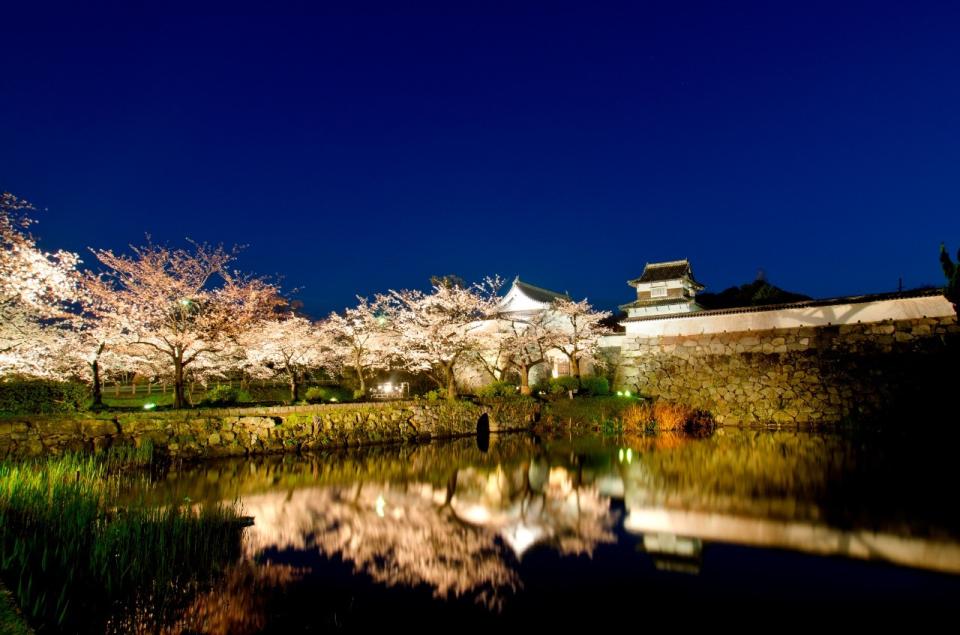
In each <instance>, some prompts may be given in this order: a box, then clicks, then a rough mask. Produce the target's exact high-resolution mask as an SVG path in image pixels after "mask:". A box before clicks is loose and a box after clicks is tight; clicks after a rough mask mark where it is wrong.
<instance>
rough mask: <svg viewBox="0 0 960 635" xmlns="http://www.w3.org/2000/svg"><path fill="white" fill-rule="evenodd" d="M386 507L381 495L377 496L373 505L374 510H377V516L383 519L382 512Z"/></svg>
mask: <svg viewBox="0 0 960 635" xmlns="http://www.w3.org/2000/svg"><path fill="white" fill-rule="evenodd" d="M386 506H387V501H385V500H383V494H380V495H379V496H377V502H376V503H374V509H376V510H377V516H379V517H380V518H383V510H384V508H385V507H386Z"/></svg>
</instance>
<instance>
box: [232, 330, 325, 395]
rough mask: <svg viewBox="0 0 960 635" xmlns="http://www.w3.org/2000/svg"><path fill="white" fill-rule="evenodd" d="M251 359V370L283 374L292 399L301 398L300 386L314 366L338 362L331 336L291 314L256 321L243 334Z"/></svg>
mask: <svg viewBox="0 0 960 635" xmlns="http://www.w3.org/2000/svg"><path fill="white" fill-rule="evenodd" d="M239 341H240V345H241V347H242V348H243V349H244V351H245V356H246V360H247V361H248V362H249V366H248V370H253V371H254V373H256V369H259V370H260V374H261V375H265V376H272V375H275V374H281V375H283V376H284V377H285V378H286V380H287V383H288V384H289V386H290V399H291V401H294V402H296V401H299V399H300V387H301V385H302V384H303V380H304V376H305V375H306V373H307V372H308V371H309V370H310V369H314V368H319V367H321V366H325V367H327V368H330V367H331V365H332V364H334V362H335V358H334V357H333V355H332V352H331V342H330V338H329V337H328V336H327V335H326V333H324V331H323V330H322V329H320V328H318V327H317V326H315V325H314V324H312V323H311V322H310V321H309V320H307V319H304V318H302V317H299V316H290V317H287V318H284V319H280V320H267V321H264V322H261V323H259V324H256V325H255V326H254V327H253V328H252V329H250V330H249V331H247V332H246V333H244V334H243V335H242V336H241V337H240V340H239Z"/></svg>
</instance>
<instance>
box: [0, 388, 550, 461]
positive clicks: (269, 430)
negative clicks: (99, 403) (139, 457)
mask: <svg viewBox="0 0 960 635" xmlns="http://www.w3.org/2000/svg"><path fill="white" fill-rule="evenodd" d="M536 408H537V406H536V405H535V404H533V403H531V402H527V401H521V400H515V401H514V400H511V401H506V402H501V401H496V400H494V401H489V402H485V403H472V402H464V401H457V402H446V401H396V402H385V403H366V404H330V405H316V406H289V407H282V406H281V407H270V408H239V409H211V410H185V411H171V412H150V413H147V412H144V413H129V414H128V413H124V414H115V413H106V414H95V413H89V414H84V415H76V416H53V417H36V416H21V417H9V418H5V419H2V420H0V457H5V456H36V455H40V454H45V453H49V454H59V453H62V452H64V451H69V450H93V449H103V448H106V447H109V446H111V445H114V444H136V445H139V444H141V443H143V442H144V441H145V440H147V439H149V440H150V441H151V442H152V443H153V444H154V446H155V447H156V448H157V449H158V450H159V451H160V452H161V453H166V454H169V455H170V456H172V457H184V458H205V457H215V456H243V455H248V454H267V453H274V452H296V451H301V450H314V449H322V448H337V447H356V446H361V445H371V444H377V443H397V442H404V441H411V440H421V439H430V438H450V437H456V436H464V435H472V434H476V431H477V419H478V418H479V417H480V415H481V414H483V413H487V414H488V417H489V419H490V427H491V430H511V429H514V430H515V429H522V428H526V427H528V426H529V425H530V422H532V420H533V417H534V413H535V410H536Z"/></svg>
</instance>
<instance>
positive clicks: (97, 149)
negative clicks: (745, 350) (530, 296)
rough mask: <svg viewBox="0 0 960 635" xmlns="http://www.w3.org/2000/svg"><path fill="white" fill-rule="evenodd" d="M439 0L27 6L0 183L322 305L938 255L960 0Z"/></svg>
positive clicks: (13, 24)
mask: <svg viewBox="0 0 960 635" xmlns="http://www.w3.org/2000/svg"><path fill="white" fill-rule="evenodd" d="M25 4H26V3H25ZM73 4H75V5H81V4H82V5H85V3H73ZM339 4H342V5H343V6H347V5H348V4H349V5H350V6H355V5H353V4H351V3H339ZM395 4H398V3H392V2H391V3H384V5H385V7H389V6H392V5H395ZM445 4H447V5H449V7H448V8H447V9H445V10H439V9H436V8H430V7H428V6H426V5H418V7H417V8H414V9H407V10H403V11H401V10H399V9H387V8H384V7H380V8H377V7H373V6H369V5H366V6H368V8H367V9H365V10H364V11H363V12H356V13H349V12H347V11H346V10H345V9H341V10H329V11H325V12H324V11H320V12H317V11H314V12H313V13H310V12H306V11H290V12H289V13H287V14H285V15H265V14H260V13H258V12H256V11H253V10H250V11H245V12H243V13H241V14H237V13H234V14H233V15H230V14H215V13H213V12H209V13H207V14H203V15H200V14H186V13H184V14H178V15H173V14H171V13H164V12H162V11H160V10H158V9H157V10H144V11H140V10H139V9H130V8H109V7H106V8H103V7H101V9H102V10H97V11H91V10H88V9H85V8H76V7H75V8H72V9H69V8H60V7H56V6H54V5H49V4H44V5H43V6H42V11H43V13H42V14H36V15H30V16H27V15H24V16H17V15H13V14H11V13H9V12H8V11H6V8H9V6H8V7H6V8H5V11H4V14H5V15H6V18H5V22H6V24H5V26H4V28H3V36H2V38H0V78H2V92H3V98H2V99H0V189H6V190H9V191H12V192H14V193H16V194H18V195H19V196H22V197H25V198H27V199H29V200H31V201H33V202H34V203H36V204H37V205H38V206H40V207H42V208H45V209H46V211H44V212H43V213H42V214H40V215H39V218H40V220H41V223H40V224H39V225H37V227H36V233H37V234H38V235H39V236H40V237H41V239H42V244H43V245H44V246H46V247H48V248H55V247H63V248H68V249H73V250H77V251H81V250H85V248H86V247H87V246H96V247H110V248H113V249H121V248H123V247H124V246H125V245H126V244H128V243H130V242H135V243H139V242H142V241H143V235H144V233H145V232H149V233H151V234H152V236H153V237H154V239H155V240H157V241H162V242H169V243H171V244H182V240H183V238H184V237H186V236H189V237H191V238H194V239H198V240H207V241H212V242H221V241H222V242H225V243H228V244H230V243H246V244H249V245H250V246H249V248H248V249H247V250H246V252H245V253H244V255H243V257H242V259H241V261H240V266H241V267H242V268H244V269H246V270H250V271H254V272H257V273H261V274H279V275H282V276H283V278H284V280H283V284H284V286H286V287H288V288H289V287H303V290H302V292H301V293H300V298H301V299H303V300H304V301H305V302H306V305H307V309H308V310H309V311H311V312H312V313H315V314H321V313H323V312H325V311H327V310H330V309H335V308H342V307H343V306H345V305H347V304H350V303H351V301H352V298H353V295H354V294H355V293H361V294H372V293H373V292H376V291H382V290H386V289H388V288H390V287H394V288H399V287H415V286H420V287H422V286H424V285H425V284H426V282H427V279H428V278H429V276H430V275H431V274H434V273H441V274H442V273H457V274H459V275H461V276H463V277H465V278H467V279H478V278H480V277H482V276H483V275H485V274H487V273H500V274H502V275H504V276H507V277H512V276H513V275H515V274H517V273H519V274H520V275H521V277H522V278H523V279H525V280H528V281H530V282H533V283H535V284H540V285H542V286H547V287H551V288H554V289H558V290H568V291H569V292H571V293H572V294H574V295H575V296H578V297H582V296H588V297H589V298H590V299H591V301H593V302H594V303H595V304H597V305H600V306H603V307H612V306H613V305H615V304H617V303H621V302H627V301H629V300H630V299H631V292H632V290H631V289H630V288H629V287H627V286H626V284H625V281H626V280H627V279H629V278H632V277H635V276H637V275H639V274H640V272H641V270H642V269H643V265H644V263H645V262H647V261H657V260H667V259H674V258H682V257H688V258H690V259H691V260H692V261H693V265H694V270H695V272H696V275H697V276H698V277H699V278H700V279H701V281H702V282H704V283H705V284H706V285H707V286H708V287H709V290H712V291H719V290H721V289H723V288H724V287H727V286H729V285H732V284H740V283H744V282H749V281H751V280H752V279H753V278H754V276H755V275H756V272H757V270H758V269H759V268H762V269H764V270H765V272H766V274H767V277H768V278H769V279H770V280H771V281H772V282H774V283H775V284H778V285H779V286H782V287H785V288H788V289H791V290H796V291H800V292H805V293H808V294H811V295H814V296H821V297H822V296H830V295H838V294H850V293H859V292H880V291H888V290H893V289H895V288H896V285H897V279H898V277H900V276H903V279H904V284H905V285H906V286H908V287H910V286H916V285H921V284H924V283H930V284H940V283H941V280H942V276H941V273H940V271H939V268H938V264H937V249H938V246H939V243H940V242H941V241H946V242H947V244H948V246H951V248H952V250H953V251H955V250H956V248H957V246H958V245H960V190H958V186H960V35H958V34H960V4H958V3H942V4H941V3H929V4H928V3H913V2H901V3H896V4H890V5H888V4H886V3H883V2H867V3H862V4H859V3H846V2H844V3H839V2H829V3H824V4H816V3H812V2H792V3H786V2H761V3H757V4H748V3H740V2H705V3H702V4H701V3H686V2H658V3H644V2H635V3H629V4H624V5H606V6H604V5H602V4H601V3H594V2H582V3H578V4H576V5H570V6H567V7H564V6H563V5H562V4H561V3H556V2H553V3H549V4H545V5H542V6H543V7H544V8H541V9H535V8H533V5H527V6H528V8H527V9H525V10H523V11H517V10H515V9H513V8H511V5H514V4H520V3H514V2H506V3H499V5H498V3H493V2H483V3H478V5H477V8H472V9H471V8H469V4H467V3H463V2H451V3H445ZM840 5H842V6H840ZM918 5H923V6H918ZM122 6H123V5H122V4H121V7H122ZM162 6H168V7H169V6H170V5H162ZM498 6H499V7H500V8H498ZM453 7H456V9H454V8H453ZM88 260H89V258H88Z"/></svg>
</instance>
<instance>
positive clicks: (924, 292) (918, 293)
mask: <svg viewBox="0 0 960 635" xmlns="http://www.w3.org/2000/svg"><path fill="white" fill-rule="evenodd" d="M938 295H943V289H916V290H913V291H895V292H893V293H874V294H870V295H850V296H841V297H838V298H825V299H823V300H805V301H803V302H788V303H786V304H763V305H760V306H745V307H741V308H736V309H713V310H706V311H694V312H692V313H673V314H665V315H649V316H648V315H644V316H638V317H628V318H624V319H623V320H620V323H621V324H623V323H624V322H643V321H646V320H662V319H665V318H667V319H671V320H673V319H677V318H680V319H682V318H692V317H704V316H707V315H729V314H734V313H760V312H762V311H779V310H781V309H806V308H810V307H818V306H830V305H833V304H862V303H864V302H880V301H882V300H899V299H902V298H923V297H929V296H938Z"/></svg>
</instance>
